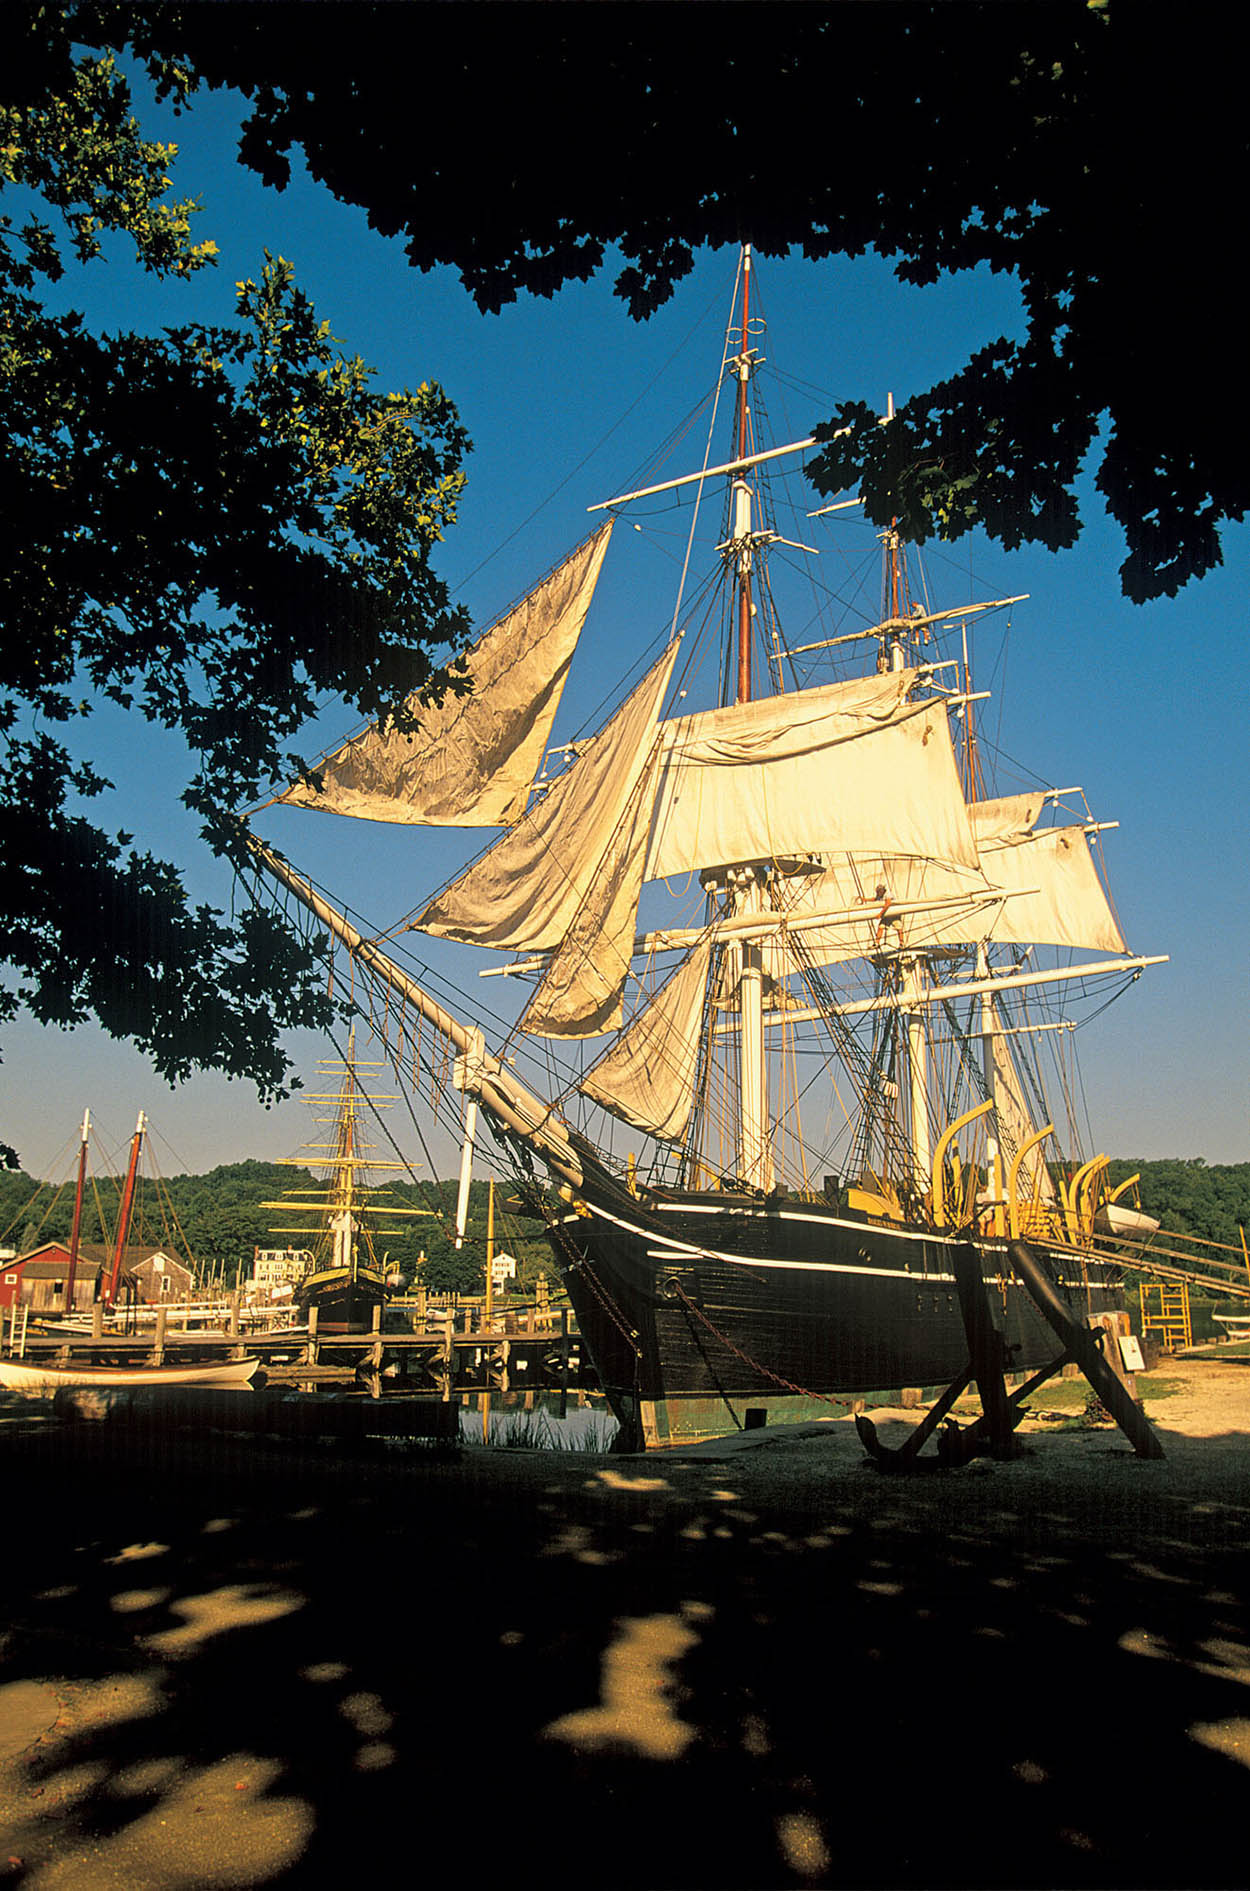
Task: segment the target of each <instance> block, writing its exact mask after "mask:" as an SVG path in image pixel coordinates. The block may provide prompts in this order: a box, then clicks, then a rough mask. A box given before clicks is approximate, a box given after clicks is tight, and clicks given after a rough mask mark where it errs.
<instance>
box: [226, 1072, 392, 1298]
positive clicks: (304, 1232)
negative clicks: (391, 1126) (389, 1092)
mask: <svg viewBox="0 0 1250 1891" xmlns="http://www.w3.org/2000/svg"><path fill="white" fill-rule="evenodd" d="M381 1068H382V1066H381V1065H372V1066H366V1065H362V1064H360V1063H358V1061H357V1058H356V1048H355V1038H354V1036H353V1037H352V1038H350V1039H349V1041H348V1046H347V1055H346V1057H345V1058H344V1059H343V1061H342V1062H341V1063H332V1064H323V1065H322V1070H323V1072H324V1073H326V1074H327V1075H331V1074H332V1075H337V1076H338V1078H339V1083H338V1087H337V1088H336V1089H334V1090H331V1091H327V1092H326V1093H325V1094H323V1095H320V1096H313V1097H310V1098H309V1102H310V1103H311V1104H312V1105H313V1106H314V1108H319V1109H322V1110H325V1111H326V1112H327V1114H325V1115H323V1116H322V1117H320V1118H319V1119H318V1120H319V1123H320V1125H321V1127H322V1128H324V1129H326V1130H327V1131H328V1132H329V1134H328V1136H327V1138H326V1140H325V1141H324V1142H320V1143H314V1144H310V1145H308V1146H307V1148H306V1149H305V1150H304V1151H303V1152H302V1153H301V1154H300V1155H298V1156H288V1157H283V1158H280V1160H281V1161H282V1162H283V1163H284V1165H285V1166H288V1167H291V1168H300V1169H307V1170H310V1171H312V1172H314V1174H315V1172H316V1171H320V1172H321V1173H320V1176H319V1178H318V1179H317V1180H316V1181H315V1183H314V1186H313V1187H312V1188H309V1189H292V1190H290V1191H289V1192H288V1193H286V1194H284V1195H282V1196H281V1197H280V1198H279V1200H277V1201H272V1202H263V1203H262V1204H261V1206H262V1207H264V1208H268V1209H276V1210H280V1211H281V1213H282V1215H283V1216H284V1222H283V1225H281V1226H279V1227H275V1228H274V1229H272V1230H271V1232H272V1233H274V1234H275V1235H285V1236H286V1237H287V1239H288V1241H289V1242H292V1243H293V1245H294V1248H295V1252H297V1253H298V1254H300V1255H301V1257H302V1259H303V1271H302V1274H301V1276H300V1277H299V1279H298V1280H297V1281H296V1283H295V1292H294V1301H295V1306H296V1308H297V1309H298V1311H299V1313H300V1314H301V1315H302V1316H303V1317H304V1318H305V1319H307V1318H308V1316H309V1314H310V1313H311V1312H312V1311H313V1310H315V1311H316V1315H317V1330H318V1332H321V1333H368V1332H370V1331H371V1330H372V1329H373V1326H374V1322H375V1318H376V1315H377V1310H378V1309H379V1308H380V1307H382V1306H384V1305H385V1302H386V1300H387V1298H388V1296H389V1295H391V1294H394V1293H397V1292H398V1291H399V1289H400V1286H401V1284H402V1282H401V1277H400V1275H399V1273H398V1270H396V1269H394V1268H392V1267H391V1266H390V1264H389V1257H388V1254H387V1251H386V1249H385V1248H384V1247H382V1245H381V1244H382V1241H383V1239H384V1238H385V1236H386V1235H388V1234H398V1233H406V1232H407V1230H406V1229H404V1228H402V1227H394V1226H391V1225H389V1224H391V1223H392V1222H393V1221H394V1220H395V1219H396V1218H397V1217H401V1218H406V1217H409V1216H413V1215H419V1214H422V1213H424V1211H423V1210H421V1209H412V1208H404V1207H401V1206H400V1205H399V1204H398V1203H396V1202H395V1201H394V1200H392V1199H391V1196H390V1192H389V1191H388V1189H387V1188H386V1187H385V1185H384V1184H379V1183H377V1182H374V1181H373V1180H372V1179H371V1178H372V1177H373V1176H374V1175H376V1174H378V1173H380V1172H381V1171H383V1170H391V1169H398V1170H402V1171H404V1173H407V1172H408V1171H407V1165H406V1164H405V1163H402V1162H390V1161H386V1160H384V1159H383V1158H381V1157H379V1156H378V1155H377V1154H376V1153H375V1151H374V1148H373V1146H372V1145H371V1144H370V1143H369V1141H368V1139H367V1137H366V1135H365V1131H364V1122H365V1117H366V1113H367V1112H368V1111H369V1110H373V1109H376V1108H378V1107H380V1106H381V1105H384V1104H386V1103H387V1102H390V1101H392V1099H391V1098H388V1097H382V1096H379V1095H370V1094H369V1093H367V1092H366V1090H365V1089H364V1087H363V1084H364V1077H365V1074H366V1072H367V1071H369V1070H373V1071H377V1070H380V1069H381Z"/></svg>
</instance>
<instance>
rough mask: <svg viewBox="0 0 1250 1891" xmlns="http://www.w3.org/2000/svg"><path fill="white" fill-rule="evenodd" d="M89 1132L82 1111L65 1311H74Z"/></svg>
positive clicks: (86, 1114)
mask: <svg viewBox="0 0 1250 1891" xmlns="http://www.w3.org/2000/svg"><path fill="white" fill-rule="evenodd" d="M90 1133H91V1111H90V1110H84V1111H83V1113H82V1148H81V1149H80V1150H79V1152H78V1186H77V1187H76V1189H75V1190H74V1225H73V1227H72V1229H71V1230H70V1237H69V1268H68V1270H67V1272H66V1276H65V1311H66V1312H67V1313H72V1312H73V1311H74V1277H75V1275H76V1274H77V1272H78V1237H79V1235H80V1233H81V1232H82V1197H83V1187H84V1184H85V1183H86V1179H87V1138H88V1136H89V1135H90Z"/></svg>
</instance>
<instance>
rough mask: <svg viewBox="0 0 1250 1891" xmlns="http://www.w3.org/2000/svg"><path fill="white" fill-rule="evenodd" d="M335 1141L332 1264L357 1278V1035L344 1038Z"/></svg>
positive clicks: (331, 1228)
mask: <svg viewBox="0 0 1250 1891" xmlns="http://www.w3.org/2000/svg"><path fill="white" fill-rule="evenodd" d="M334 1141H335V1170H336V1174H335V1178H334V1195H335V1213H334V1215H333V1216H332V1217H331V1221H330V1230H331V1233H332V1234H333V1237H334V1249H333V1261H332V1265H333V1266H334V1267H336V1268H340V1267H341V1268H343V1269H345V1270H346V1271H347V1272H348V1273H349V1274H350V1276H351V1278H352V1279H353V1280H355V1278H356V1243H355V1241H354V1239H353V1236H354V1235H355V1232H356V1222H355V1214H354V1210H355V1199H354V1196H355V1175H356V1160H355V1158H356V1033H355V1030H352V1031H349V1032H348V1036H347V1060H346V1068H345V1069H344V1072H343V1085H342V1089H341V1090H340V1092H339V1115H338V1122H337V1123H336V1125H335V1131H334Z"/></svg>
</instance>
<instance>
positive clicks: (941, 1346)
mask: <svg viewBox="0 0 1250 1891" xmlns="http://www.w3.org/2000/svg"><path fill="white" fill-rule="evenodd" d="M580 1194H581V1196H582V1203H583V1205H582V1208H581V1211H580V1212H576V1213H572V1214H569V1215H567V1216H565V1217H563V1218H562V1219H561V1221H560V1223H559V1224H558V1226H557V1227H556V1228H555V1229H553V1230H552V1240H553V1246H554V1247H555V1249H556V1254H557V1259H558V1261H559V1262H560V1265H561V1270H562V1273H563V1276H564V1280H565V1285H566V1286H567V1288H568V1291H569V1296H570V1298H571V1300H572V1302H573V1306H574V1309H575V1311H576V1314H577V1319H578V1324H579V1326H580V1329H581V1332H582V1335H583V1338H584V1340H585V1342H586V1345H587V1347H588V1350H589V1351H590V1353H591V1355H592V1357H593V1359H594V1362H595V1365H596V1369H597V1371H598V1373H599V1376H600V1379H601V1381H602V1384H603V1389H604V1392H605V1394H606V1396H607V1398H608V1401H609V1403H610V1404H611V1406H612V1408H613V1410H614V1411H615V1412H616V1415H617V1417H618V1418H619V1419H620V1421H621V1423H622V1426H623V1428H624V1430H625V1433H626V1435H627V1436H628V1437H631V1438H632V1439H633V1440H634V1441H635V1442H637V1443H643V1444H645V1445H647V1446H653V1445H664V1444H671V1443H676V1442H679V1441H682V1440H688V1439H692V1438H696V1437H710V1436H715V1435H717V1434H718V1433H724V1432H727V1431H732V1430H734V1429H736V1428H738V1427H750V1426H752V1425H757V1424H765V1423H777V1422H783V1421H787V1420H790V1421H792V1420H794V1419H797V1418H806V1417H818V1416H826V1417H827V1416H829V1415H830V1414H831V1412H833V1411H834V1410H836V1403H835V1404H831V1403H830V1401H831V1400H833V1401H835V1402H836V1400H837V1399H838V1398H839V1396H840V1397H841V1399H842V1400H843V1406H842V1409H843V1410H845V1409H846V1407H847V1406H848V1405H849V1403H850V1401H851V1400H852V1399H854V1398H856V1397H862V1396H865V1395H868V1394H872V1393H880V1392H882V1391H888V1390H900V1389H901V1388H903V1387H907V1386H917V1387H937V1386H944V1385H946V1384H947V1383H948V1382H949V1381H950V1380H952V1379H954V1378H956V1377H957V1376H958V1375H959V1374H960V1373H962V1372H963V1371H964V1369H965V1367H966V1365H967V1363H968V1344H967V1339H966V1337H965V1331H964V1324H963V1318H962V1315H961V1313H960V1307H959V1295H958V1291H957V1288H956V1284H955V1273H954V1266H953V1262H952V1253H953V1249H954V1245H955V1243H954V1240H948V1239H946V1238H943V1237H942V1236H941V1235H937V1234H933V1233H926V1232H924V1231H922V1230H908V1229H904V1228H901V1227H898V1228H895V1227H892V1226H889V1225H887V1224H882V1223H880V1222H868V1221H865V1220H855V1219H852V1218H850V1217H848V1216H847V1215H846V1214H845V1213H839V1212H838V1211H836V1210H835V1209H833V1208H830V1207H826V1206H824V1205H823V1204H820V1203H813V1202H798V1201H757V1200H752V1199H750V1198H747V1197H728V1196H709V1195H707V1194H702V1195H686V1196H682V1195H674V1196H672V1197H666V1198H664V1200H663V1201H662V1202H657V1203H651V1204H648V1205H644V1204H643V1203H641V1202H639V1201H635V1200H633V1199H632V1198H631V1197H629V1196H628V1195H626V1194H625V1193H624V1192H623V1191H617V1190H616V1189H614V1188H611V1187H603V1188H598V1187H596V1186H595V1184H594V1182H593V1181H592V1180H591V1179H590V1178H587V1182H586V1183H585V1184H584V1185H583V1188H582V1190H581V1191H580ZM587 1211H589V1212H587ZM977 1249H978V1252H979V1255H980V1259H981V1268H982V1273H983V1275H984V1277H985V1279H986V1280H987V1281H988V1282H990V1283H991V1286H992V1292H991V1304H992V1307H993V1311H994V1318H995V1322H996V1324H998V1325H999V1326H1000V1328H1001V1331H1002V1333H1003V1337H1004V1339H1005V1341H1006V1344H1007V1346H1008V1348H1009V1349H1010V1354H1011V1365H1012V1368H1013V1369H1018V1370H1021V1371H1029V1370H1032V1369H1035V1368H1036V1367H1039V1366H1041V1365H1044V1364H1047V1363H1049V1362H1050V1361H1052V1360H1053V1359H1054V1358H1055V1357H1056V1355H1057V1353H1058V1352H1059V1351H1060V1348H1059V1346H1058V1343H1057V1341H1056V1339H1055V1335H1054V1333H1053V1332H1052V1331H1051V1329H1050V1328H1049V1326H1048V1325H1047V1323H1046V1321H1045V1320H1044V1319H1043V1317H1042V1315H1041V1313H1040V1312H1039V1311H1038V1309H1037V1307H1036V1306H1035V1304H1034V1302H1033V1300H1032V1299H1031V1297H1030V1296H1029V1294H1028V1292H1027V1291H1026V1289H1025V1288H1024V1287H1023V1285H1022V1284H1021V1283H1020V1282H1019V1281H1018V1280H1017V1279H1016V1278H1015V1277H1014V1275H1013V1273H1012V1269H1011V1266H1010V1262H1009V1261H1008V1259H1007V1243H1006V1241H1002V1240H979V1241H978V1242H977ZM1043 1253H1045V1250H1043ZM1048 1258H1049V1264H1050V1268H1051V1271H1052V1273H1053V1274H1054V1276H1055V1278H1056V1281H1057V1283H1058V1285H1059V1288H1060V1292H1061V1295H1062V1297H1063V1299H1064V1301H1065V1303H1066V1305H1067V1306H1068V1307H1069V1309H1070V1311H1071V1314H1072V1316H1073V1318H1074V1319H1076V1320H1077V1321H1079V1322H1080V1323H1081V1324H1082V1325H1084V1323H1085V1322H1086V1320H1087V1318H1088V1317H1089V1315H1091V1314H1097V1313H1105V1312H1111V1311H1115V1310H1118V1309H1119V1307H1120V1306H1121V1304H1122V1303H1121V1296H1120V1291H1119V1287H1118V1284H1117V1281H1118V1276H1117V1275H1116V1271H1115V1270H1114V1269H1113V1268H1110V1267H1108V1266H1107V1265H1106V1264H1105V1263H1102V1262H1097V1261H1090V1262H1089V1263H1088V1266H1087V1267H1082V1265H1081V1263H1080V1261H1079V1259H1076V1260H1075V1261H1074V1260H1073V1258H1072V1257H1071V1256H1066V1257H1065V1256H1061V1255H1059V1254H1058V1253H1056V1252H1052V1253H1051V1254H1050V1255H1049V1257H1048Z"/></svg>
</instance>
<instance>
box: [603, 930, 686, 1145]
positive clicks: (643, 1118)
mask: <svg viewBox="0 0 1250 1891" xmlns="http://www.w3.org/2000/svg"><path fill="white" fill-rule="evenodd" d="M710 954H711V946H710V945H702V946H698V947H696V948H695V950H694V951H693V952H692V953H691V954H690V957H689V958H688V959H686V960H684V961H683V963H682V964H681V965H679V966H678V968H677V970H676V971H675V972H674V973H673V975H672V977H671V978H669V979H668V980H667V982H666V983H665V984H664V985H662V986H661V987H660V990H659V991H658V992H657V993H656V996H655V997H654V998H653V999H652V1001H651V1003H650V1004H649V1005H647V1006H646V1007H645V1009H644V1010H642V1011H640V1012H639V1014H638V1016H637V1017H636V1018H635V1019H634V1021H633V1023H632V1024H631V1025H630V1027H629V1029H628V1030H627V1031H626V1032H624V1033H623V1035H622V1036H621V1037H620V1038H618V1039H617V1041H616V1043H615V1044H614V1045H613V1046H612V1049H611V1050H610V1051H609V1052H608V1054H607V1056H606V1057H603V1058H601V1059H600V1061H599V1062H598V1063H597V1064H596V1065H595V1067H594V1069H593V1070H592V1071H591V1072H590V1074H589V1076H587V1077H584V1078H583V1079H582V1082H581V1086H580V1087H581V1091H582V1094H583V1096H587V1097H589V1098H590V1099H591V1101H592V1102H595V1103H601V1104H602V1105H603V1107H604V1108H605V1109H607V1110H611V1112H612V1114H613V1115H614V1116H619V1117H620V1118H621V1120H622V1121H623V1122H626V1123H629V1124H631V1125H632V1126H633V1127H634V1128H635V1129H641V1130H644V1131H645V1132H646V1133H647V1134H648V1135H650V1136H659V1137H661V1138H662V1139H663V1140H665V1141H667V1142H680V1141H681V1139H682V1137H683V1136H684V1135H685V1133H686V1127H687V1125H688V1123H689V1121H690V1111H691V1107H692V1105H693V1103H694V1086H695V1080H696V1078H697V1076H698V1069H699V1027H700V1024H701V1023H702V1019H703V1003H704V996H705V992H706V989H707V976H708V961H709V957H710Z"/></svg>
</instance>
